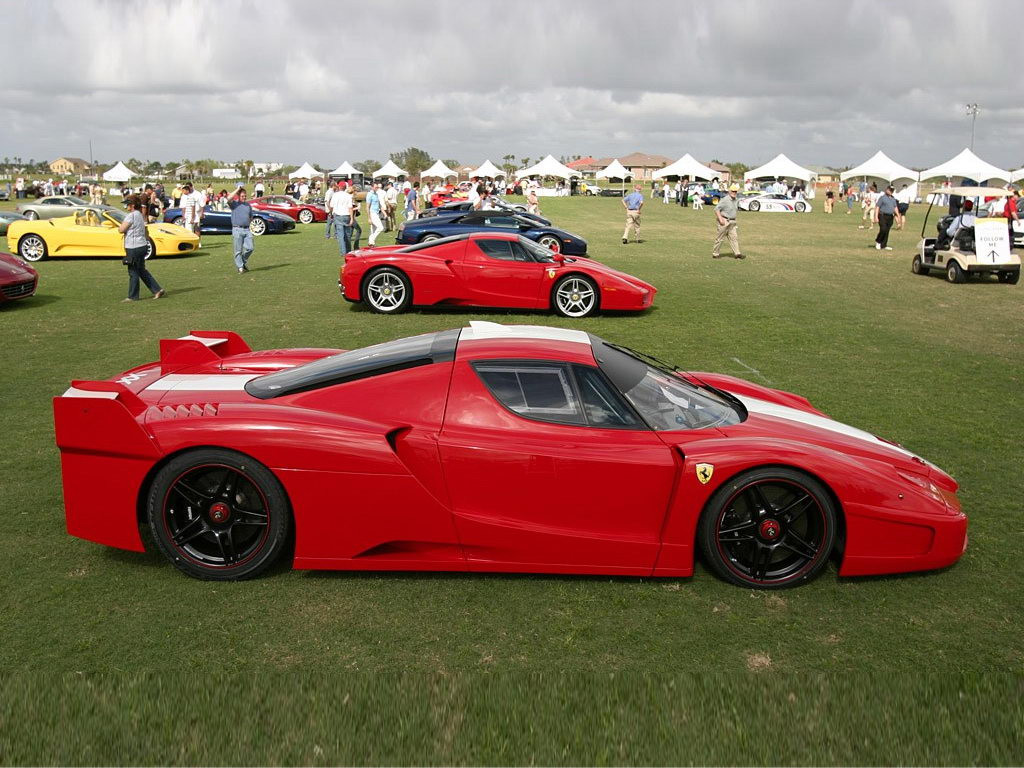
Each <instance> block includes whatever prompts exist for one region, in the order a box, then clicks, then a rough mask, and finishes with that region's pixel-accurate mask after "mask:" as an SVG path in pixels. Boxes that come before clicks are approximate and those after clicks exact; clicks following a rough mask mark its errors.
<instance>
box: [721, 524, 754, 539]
mask: <svg viewBox="0 0 1024 768" xmlns="http://www.w3.org/2000/svg"><path fill="white" fill-rule="evenodd" d="M756 526H757V523H756V522H755V521H753V520H748V521H747V522H745V523H740V524H739V525H734V526H733V527H732V528H721V529H719V531H718V537H719V538H722V537H723V536H725V535H727V534H733V533H739V532H740V531H752V530H753V529H754V528H755V527H756Z"/></svg>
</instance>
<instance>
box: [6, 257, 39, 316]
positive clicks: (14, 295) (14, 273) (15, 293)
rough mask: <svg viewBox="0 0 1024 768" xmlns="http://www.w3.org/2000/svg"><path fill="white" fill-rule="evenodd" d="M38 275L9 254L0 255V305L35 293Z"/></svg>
mask: <svg viewBox="0 0 1024 768" xmlns="http://www.w3.org/2000/svg"><path fill="white" fill-rule="evenodd" d="M38 285H39V273H38V272H36V271H35V270H34V269H33V268H32V267H30V266H29V265H28V264H26V263H25V262H24V261H22V260H21V259H19V258H18V257H17V256H12V255H11V254H9V253H0V305H2V304H4V303H5V302H8V301H14V300H15V299H27V298H28V297H29V296H31V295H32V294H34V293H35V292H36V286H38Z"/></svg>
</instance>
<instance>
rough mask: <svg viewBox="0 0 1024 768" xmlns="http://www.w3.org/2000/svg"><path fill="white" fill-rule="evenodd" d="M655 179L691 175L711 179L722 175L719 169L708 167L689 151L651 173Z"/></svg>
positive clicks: (693, 177)
mask: <svg viewBox="0 0 1024 768" xmlns="http://www.w3.org/2000/svg"><path fill="white" fill-rule="evenodd" d="M651 175H652V176H653V177H654V178H655V179H664V178H665V177H666V176H689V177H690V178H691V179H705V180H707V181H711V179H714V178H715V177H717V176H720V175H721V174H719V173H718V172H717V171H715V170H713V169H711V168H708V167H707V166H706V165H704V164H703V163H699V162H697V160H695V159H694V157H693V155H691V154H690V153H689V152H687V153H686V154H685V155H683V156H682V157H680V158H679V159H678V160H676V161H675V162H674V163H669V164H668V165H666V166H665V167H664V168H661V169H660V170H657V171H655V172H654V173H653V174H651Z"/></svg>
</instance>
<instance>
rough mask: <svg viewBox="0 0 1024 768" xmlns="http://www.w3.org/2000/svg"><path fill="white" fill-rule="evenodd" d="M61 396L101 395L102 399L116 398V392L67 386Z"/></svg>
mask: <svg viewBox="0 0 1024 768" xmlns="http://www.w3.org/2000/svg"><path fill="white" fill-rule="evenodd" d="M61 397H101V398H103V399H104V400H116V399H117V392H91V391H89V390H88V389H77V388H75V387H68V389H67V391H66V392H65V393H64V394H63V395H61Z"/></svg>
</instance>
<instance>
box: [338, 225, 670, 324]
mask: <svg viewBox="0 0 1024 768" xmlns="http://www.w3.org/2000/svg"><path fill="white" fill-rule="evenodd" d="M338 286H339V287H340V288H341V295H342V296H343V297H344V298H345V299H347V300H348V301H351V302H363V303H365V304H366V305H367V306H368V307H369V308H370V309H371V310H373V311H374V312H381V313H384V314H394V313H397V312H402V311H403V310H406V309H408V308H409V307H411V306H413V305H420V306H435V305H448V306H473V307H509V308H519V309H549V308H550V309H553V310H554V311H555V312H557V313H558V314H560V315H562V316H563V317H586V316H587V315H592V314H595V313H596V312H598V311H599V310H601V309H608V310H637V311H638V310H644V309H647V308H649V307H650V306H651V303H652V302H653V301H654V294H655V293H657V289H656V288H655V287H654V286H653V285H651V284H650V283H645V282H644V281H643V280H640V279H639V278H636V277H633V276H632V275H627V274H626V273H625V272H619V271H618V270H616V269H612V268H611V267H609V266H606V265H604V264H601V263H600V262H597V261H594V260H593V259H575V258H572V257H568V256H563V255H562V254H559V253H554V252H552V251H550V250H548V249H547V248H544V247H543V246H541V245H538V244H537V243H535V242H534V241H533V240H530V239H529V238H527V237H523V236H521V235H515V234H511V233H503V232H470V233H463V234H459V235H453V236H452V237H445V238H442V239H440V240H427V241H424V242H422V243H417V244H415V245H388V246H381V247H377V248H365V249H363V250H359V251H353V252H351V253H347V254H345V263H344V264H343V265H342V267H341V275H340V277H339V279H338Z"/></svg>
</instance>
